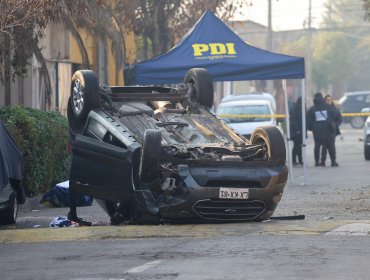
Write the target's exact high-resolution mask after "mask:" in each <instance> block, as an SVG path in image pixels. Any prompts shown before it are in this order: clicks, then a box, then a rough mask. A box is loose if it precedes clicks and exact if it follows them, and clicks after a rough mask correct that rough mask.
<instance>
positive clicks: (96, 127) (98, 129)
mask: <svg viewBox="0 0 370 280" xmlns="http://www.w3.org/2000/svg"><path fill="white" fill-rule="evenodd" d="M106 133H107V129H106V128H105V127H104V126H102V125H101V124H100V123H98V122H97V121H96V120H94V119H90V121H89V125H88V127H87V130H86V135H87V136H90V137H92V138H95V139H98V140H102V139H103V137H104V135H105V134H106Z"/></svg>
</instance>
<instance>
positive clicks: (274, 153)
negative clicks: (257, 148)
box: [250, 126, 286, 163]
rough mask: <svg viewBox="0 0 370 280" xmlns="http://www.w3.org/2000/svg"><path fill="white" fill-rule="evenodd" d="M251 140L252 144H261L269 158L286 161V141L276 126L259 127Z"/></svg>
mask: <svg viewBox="0 0 370 280" xmlns="http://www.w3.org/2000/svg"><path fill="white" fill-rule="evenodd" d="M250 142H251V144H252V145H256V144H258V145H261V146H262V149H263V150H264V151H265V154H266V155H267V160H277V161H281V162H282V163H285V162H286V151H285V142H284V138H283V135H281V132H280V130H279V129H278V128H277V127H275V126H262V127H257V128H256V129H255V130H254V131H253V133H252V135H251V139H250Z"/></svg>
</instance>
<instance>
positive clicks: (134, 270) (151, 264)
mask: <svg viewBox="0 0 370 280" xmlns="http://www.w3.org/2000/svg"><path fill="white" fill-rule="evenodd" d="M161 262H162V260H156V261H152V262H148V263H146V264H143V265H140V266H137V267H134V268H131V269H129V270H127V273H142V272H144V271H145V270H148V269H150V268H152V267H154V266H156V265H157V264H160V263H161Z"/></svg>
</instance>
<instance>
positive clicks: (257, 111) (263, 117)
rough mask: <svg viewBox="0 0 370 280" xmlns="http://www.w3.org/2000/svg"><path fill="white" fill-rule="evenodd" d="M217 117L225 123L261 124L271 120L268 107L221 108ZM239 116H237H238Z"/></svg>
mask: <svg viewBox="0 0 370 280" xmlns="http://www.w3.org/2000/svg"><path fill="white" fill-rule="evenodd" d="M218 115H219V116H220V117H221V118H222V119H223V120H224V121H225V122H227V123H238V122H261V121H267V120H271V117H267V116H269V115H271V112H270V109H269V106H268V105H265V104H261V105H251V104H248V105H240V106H221V107H220V108H219V111H218ZM238 115H239V116H238Z"/></svg>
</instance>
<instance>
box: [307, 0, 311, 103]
mask: <svg viewBox="0 0 370 280" xmlns="http://www.w3.org/2000/svg"><path fill="white" fill-rule="evenodd" d="M308 1H309V2H308V3H309V4H308V34H307V48H306V58H307V61H306V97H311V94H312V28H311V18H312V15H311V10H312V6H311V0H308Z"/></svg>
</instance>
